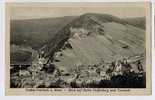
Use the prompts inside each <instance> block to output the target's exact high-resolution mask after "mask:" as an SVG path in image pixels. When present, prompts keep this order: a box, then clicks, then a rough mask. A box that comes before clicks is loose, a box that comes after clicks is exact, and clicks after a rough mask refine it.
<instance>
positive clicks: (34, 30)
mask: <svg viewBox="0 0 155 100" xmlns="http://www.w3.org/2000/svg"><path fill="white" fill-rule="evenodd" d="M75 18H76V17H74V16H66V17H60V18H45V19H27V20H11V23H10V25H11V32H10V33H11V34H10V35H11V44H16V45H25V46H31V47H32V48H34V49H39V48H41V47H42V46H43V44H44V43H46V42H47V41H48V40H49V39H51V38H52V37H53V36H54V35H55V34H56V33H57V31H58V30H60V29H61V28H63V27H64V26H65V25H66V24H67V23H70V22H71V21H72V20H74V19H75Z"/></svg>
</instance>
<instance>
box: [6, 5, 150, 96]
mask: <svg viewBox="0 0 155 100" xmlns="http://www.w3.org/2000/svg"><path fill="white" fill-rule="evenodd" d="M150 22H151V16H150V4H149V3H148V2H137V3H136V2H128V3H125V2H117V3H114V2H113V3H112V2H111V3H108V2H104V3H88V2H87V3H84V2H83V3H6V44H5V45H6V78H5V79H6V81H5V82H6V83H5V84H6V89H5V90H6V95H48V96H50V95H118V96H119V95H151V34H150V33H151V31H150V30H151V25H150Z"/></svg>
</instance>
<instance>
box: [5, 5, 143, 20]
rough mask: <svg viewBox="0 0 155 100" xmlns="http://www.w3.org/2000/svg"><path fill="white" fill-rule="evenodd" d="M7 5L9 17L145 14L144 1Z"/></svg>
mask: <svg viewBox="0 0 155 100" xmlns="http://www.w3.org/2000/svg"><path fill="white" fill-rule="evenodd" d="M8 5H9V9H10V18H11V19H35V18H48V17H62V16H79V15H82V14H85V13H101V14H111V15H114V16H117V17H120V18H125V17H142V16H145V15H146V4H144V3H76V4H75V3H74V4H73V3H67V4H66V3H65V4H64V3H53V4H49V3H25V4H24V3H16V4H8Z"/></svg>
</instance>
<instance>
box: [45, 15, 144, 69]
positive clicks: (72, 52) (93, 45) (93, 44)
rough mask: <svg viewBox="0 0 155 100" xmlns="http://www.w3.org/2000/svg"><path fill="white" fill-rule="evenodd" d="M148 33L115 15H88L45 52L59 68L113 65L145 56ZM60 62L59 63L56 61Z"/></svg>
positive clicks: (60, 32) (69, 27) (57, 36)
mask: <svg viewBox="0 0 155 100" xmlns="http://www.w3.org/2000/svg"><path fill="white" fill-rule="evenodd" d="M144 34H145V30H143V29H141V28H138V27H135V26H133V25H129V24H127V23H126V22H124V20H121V19H120V18H117V17H114V16H111V15H106V14H105V15H101V14H85V15H82V16H80V17H79V18H77V19H75V20H73V21H72V22H71V23H69V24H68V25H67V26H65V27H64V28H63V29H62V30H60V31H59V32H58V33H57V34H56V35H55V38H54V39H52V40H51V41H50V42H49V43H48V44H46V46H45V48H43V49H42V50H43V51H44V53H45V57H47V58H49V59H50V60H51V61H54V63H55V64H56V65H58V66H62V67H67V68H71V67H73V66H74V65H79V64H82V65H83V64H84V65H91V64H97V63H99V62H101V60H104V61H105V62H107V63H108V62H111V61H114V60H118V59H123V58H130V56H138V55H141V54H143V55H144V54H145V49H144V48H145V47H144V42H145V35H144ZM55 61H56V62H55Z"/></svg>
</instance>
